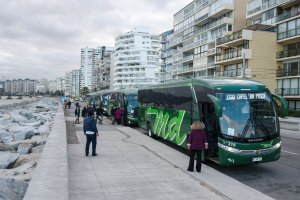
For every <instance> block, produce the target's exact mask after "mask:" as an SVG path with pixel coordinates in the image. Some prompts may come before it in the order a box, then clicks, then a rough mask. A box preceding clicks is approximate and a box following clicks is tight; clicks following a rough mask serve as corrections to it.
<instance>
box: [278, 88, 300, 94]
mask: <svg viewBox="0 0 300 200" xmlns="http://www.w3.org/2000/svg"><path fill="white" fill-rule="evenodd" d="M275 93H276V94H278V95H281V96H296V95H300V88H277V89H275Z"/></svg>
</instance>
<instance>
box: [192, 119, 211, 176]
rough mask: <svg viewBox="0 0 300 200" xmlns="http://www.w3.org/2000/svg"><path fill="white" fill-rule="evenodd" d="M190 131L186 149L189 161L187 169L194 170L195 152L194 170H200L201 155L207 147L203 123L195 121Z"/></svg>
mask: <svg viewBox="0 0 300 200" xmlns="http://www.w3.org/2000/svg"><path fill="white" fill-rule="evenodd" d="M191 129H192V130H191V132H190V135H189V139H188V143H187V146H188V149H189V154H190V162H189V167H188V169H187V170H188V171H190V172H192V171H194V158H195V154H197V164H196V171H197V172H201V162H202V161H201V155H202V151H203V150H204V149H207V148H208V143H207V138H206V133H205V131H204V129H205V125H204V123H203V122H201V121H195V122H194V123H193V124H192V126H191Z"/></svg>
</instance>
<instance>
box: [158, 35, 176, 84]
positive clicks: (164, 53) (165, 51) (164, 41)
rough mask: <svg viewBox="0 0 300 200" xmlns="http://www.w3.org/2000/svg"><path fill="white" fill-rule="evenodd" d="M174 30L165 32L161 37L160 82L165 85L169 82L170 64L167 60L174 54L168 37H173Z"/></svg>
mask: <svg viewBox="0 0 300 200" xmlns="http://www.w3.org/2000/svg"><path fill="white" fill-rule="evenodd" d="M172 33H173V30H169V31H166V32H163V33H162V34H160V35H159V39H160V49H159V62H160V82H161V83H164V82H165V81H166V80H167V76H168V74H167V73H166V72H167V68H168V62H167V60H168V59H170V57H172V54H170V53H169V52H171V50H170V48H169V42H168V37H169V36H170V35H172Z"/></svg>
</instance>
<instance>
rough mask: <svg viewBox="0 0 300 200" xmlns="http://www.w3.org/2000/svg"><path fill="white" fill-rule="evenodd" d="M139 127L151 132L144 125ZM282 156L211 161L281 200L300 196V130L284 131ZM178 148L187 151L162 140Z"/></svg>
mask: <svg viewBox="0 0 300 200" xmlns="http://www.w3.org/2000/svg"><path fill="white" fill-rule="evenodd" d="M135 129H136V130H138V131H140V132H142V133H144V134H147V133H146V131H144V130H143V129H141V128H135ZM281 133H282V134H281V136H282V138H281V139H282V151H281V158H280V159H279V160H278V161H276V162H271V163H261V164H256V165H246V166H236V167H230V168H229V167H221V166H219V165H218V164H216V163H213V162H207V163H206V164H207V165H209V166H210V167H212V168H214V169H216V170H218V171H220V172H222V173H224V174H226V175H228V176H230V177H232V178H234V179H236V180H238V181H240V182H242V183H244V184H246V185H248V186H250V187H252V188H254V189H256V190H259V191H261V192H262V193H264V194H266V195H268V196H270V197H273V198H274V199H278V200H296V199H297V200H299V199H300V136H299V135H300V133H299V132H296V131H290V130H284V129H282V130H281ZM159 141H161V142H163V143H165V144H167V145H169V146H171V147H173V148H174V149H176V150H178V151H181V152H183V153H186V151H184V150H182V149H181V148H178V147H176V146H175V145H173V144H170V143H168V142H164V141H162V140H159Z"/></svg>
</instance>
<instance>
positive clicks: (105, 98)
mask: <svg viewBox="0 0 300 200" xmlns="http://www.w3.org/2000/svg"><path fill="white" fill-rule="evenodd" d="M109 97H110V95H109V94H104V95H102V106H107V105H108V101H109Z"/></svg>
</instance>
